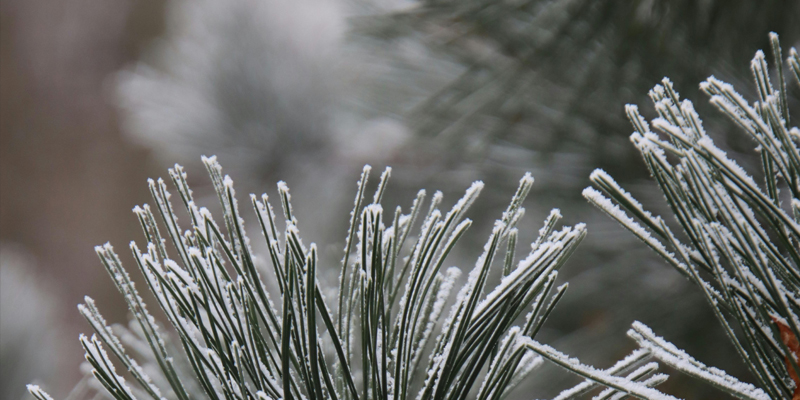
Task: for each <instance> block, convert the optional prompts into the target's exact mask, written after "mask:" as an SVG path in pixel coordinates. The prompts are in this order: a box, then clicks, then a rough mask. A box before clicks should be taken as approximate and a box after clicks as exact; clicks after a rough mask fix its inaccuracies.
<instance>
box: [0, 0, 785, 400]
mask: <svg viewBox="0 0 800 400" xmlns="http://www.w3.org/2000/svg"><path fill="white" fill-rule="evenodd" d="M769 31H775V32H777V33H778V34H779V35H780V37H781V40H782V43H783V46H784V49H785V50H787V49H788V48H789V47H790V46H796V47H800V2H798V1H796V0H795V1H790V0H784V1H781V0H775V1H768V2H753V1H744V0H741V1H729V0H728V1H726V0H701V1H691V0H672V1H669V0H641V1H610V0H607V1H606V0H601V1H592V0H551V1H543V0H295V1H289V0H230V1H225V2H221V1H212V0H194V1H190V0H140V1H128V0H104V1H99V0H63V1H58V2H51V1H30V0H28V1H23V0H2V2H0V255H1V256H2V257H0V271H1V274H0V283H2V287H1V288H0V290H1V294H2V307H1V308H0V317H1V320H0V349H1V350H2V353H0V359H1V360H2V370H0V372H1V374H0V384H1V385H2V387H1V388H0V397H2V398H4V399H17V398H23V397H24V396H26V394H25V389H24V384H25V383H29V382H37V383H43V384H44V383H45V382H46V384H44V387H45V388H46V389H47V390H48V391H49V392H50V393H51V394H53V395H54V396H56V397H57V398H61V397H64V396H66V395H67V394H68V393H69V391H70V389H71V388H72V387H73V385H74V384H75V383H76V382H77V381H78V380H79V379H80V377H81V373H80V370H79V368H78V366H79V364H80V363H81V361H82V350H81V349H80V345H79V344H78V342H77V340H76V339H77V337H78V334H79V333H80V332H86V333H89V331H90V328H89V326H88V325H86V324H85V322H84V321H83V320H82V319H81V317H80V316H79V314H78V312H77V310H76V308H75V306H76V305H77V304H78V303H79V302H81V301H82V299H83V296H84V295H90V296H92V297H93V298H95V299H96V300H97V302H98V304H99V305H100V307H101V310H102V311H103V312H104V314H105V315H106V317H107V318H108V319H109V320H110V321H111V322H124V321H125V320H126V318H127V317H126V309H125V306H124V302H123V299H122V298H121V296H119V295H118V293H116V291H115V289H114V286H113V285H112V284H111V282H110V280H109V278H108V276H107V275H106V273H105V272H104V271H103V269H102V266H101V264H100V263H99V262H98V260H97V258H96V256H95V254H94V251H93V246H95V245H98V244H103V243H105V242H111V243H112V244H113V245H115V246H116V247H117V249H118V252H119V253H121V255H122V257H123V262H127V263H128V265H132V258H131V257H130V256H129V255H128V254H127V253H126V251H125V249H126V247H127V245H128V243H129V242H130V241H131V240H136V241H137V242H139V243H141V242H142V241H143V239H142V235H141V233H140V230H139V226H138V222H137V220H136V218H135V217H134V215H133V214H132V213H131V209H132V208H133V207H134V206H135V205H138V204H142V203H145V202H148V201H149V193H148V190H147V187H146V179H147V178H148V177H154V178H155V177H159V176H166V169H167V168H168V167H171V166H172V165H173V164H174V163H176V162H178V163H181V164H183V165H185V166H186V167H187V171H188V173H189V178H190V182H191V183H193V185H194V186H193V188H194V190H195V192H197V193H198V196H200V198H201V202H202V203H203V204H204V205H211V204H212V203H213V202H214V199H213V196H212V195H211V190H210V187H209V186H210V185H209V184H208V183H209V182H208V180H207V179H205V173H204V168H203V167H202V165H201V163H200V156H201V155H203V154H205V155H212V154H216V155H218V156H219V159H220V161H221V163H222V165H223V166H224V167H225V172H227V173H229V174H231V176H232V177H233V178H234V180H235V182H236V185H237V190H238V191H239V193H240V194H248V193H262V192H265V191H267V192H269V193H273V194H274V193H275V189H274V188H275V183H276V182H277V181H278V180H281V179H282V180H285V181H286V182H287V183H288V184H289V186H290V187H291V188H292V193H293V201H294V202H295V203H294V206H295V211H296V213H297V214H298V215H299V220H300V227H301V229H302V230H303V235H304V237H305V240H306V241H307V242H312V241H314V242H317V243H319V244H320V248H321V249H323V252H324V253H325V254H326V255H327V257H329V258H330V259H331V260H337V259H338V258H339V257H340V254H339V253H338V252H340V251H341V248H342V247H343V243H344V239H345V238H344V232H345V230H346V228H347V217H348V213H349V208H350V207H351V205H352V198H353V194H354V190H355V183H356V180H357V179H358V174H359V173H360V170H361V167H362V166H363V165H364V164H365V163H369V164H371V165H372V166H373V167H374V170H375V171H380V170H382V168H383V166H385V165H391V166H392V167H393V168H394V170H393V177H392V181H391V183H390V189H389V192H388V193H387V196H388V197H387V200H386V201H385V203H386V204H389V205H391V206H394V205H402V206H403V207H408V205H409V204H410V202H411V199H412V196H413V194H414V193H416V190H417V189H419V188H426V189H428V190H429V193H430V192H432V191H433V190H436V189H441V190H442V191H443V192H444V194H445V206H448V205H449V204H452V203H454V202H455V201H456V200H457V199H458V197H460V195H461V193H463V190H464V189H465V188H466V187H467V186H468V185H469V183H470V182H472V181H474V180H478V179H481V180H484V181H485V182H486V184H487V187H486V190H484V192H483V195H482V198H481V199H480V200H479V202H478V203H476V204H475V206H474V208H473V209H472V210H471V211H470V214H469V217H470V218H472V219H474V220H475V221H476V222H477V223H476V224H475V226H473V228H471V233H470V234H469V235H468V236H469V237H468V238H466V239H465V240H464V242H462V243H461V246H460V249H461V250H460V251H459V252H458V253H457V254H456V255H455V256H454V257H453V258H452V259H451V260H450V262H451V263H452V264H454V265H458V266H461V267H462V269H465V268H469V267H471V265H472V264H473V262H474V259H475V258H476V257H477V255H478V254H477V250H478V249H480V248H481V247H482V246H480V245H482V244H483V242H482V241H483V240H485V239H486V237H487V236H488V233H489V232H490V227H491V225H490V224H491V222H492V221H493V220H494V219H495V218H497V217H499V215H500V213H501V212H502V210H503V209H504V208H505V206H506V205H507V201H508V199H510V197H511V195H512V194H513V190H514V188H515V187H516V184H517V182H518V179H519V178H520V177H521V176H522V174H523V173H524V172H525V171H531V172H532V173H533V175H534V177H535V179H536V182H535V184H534V191H533V193H532V195H531V196H530V197H529V200H528V202H527V204H526V208H527V211H528V212H527V217H526V220H525V221H526V222H524V223H523V224H522V225H521V240H520V242H521V244H520V246H526V245H525V243H530V242H531V241H532V240H533V239H535V234H536V232H537V230H538V229H539V227H540V225H541V221H542V220H543V219H544V217H545V216H546V215H547V214H548V212H549V210H550V209H551V208H560V209H561V212H562V214H563V215H564V223H566V224H570V225H572V224H575V223H577V222H586V223H587V224H588V226H589V235H588V237H587V239H586V240H585V241H584V243H583V244H582V245H581V247H580V248H579V250H578V252H577V254H576V255H575V256H574V257H573V258H572V259H571V261H570V262H568V264H567V265H566V266H565V268H564V270H563V274H562V276H561V277H560V279H562V280H568V281H569V282H570V290H569V291H568V292H567V295H566V297H565V299H564V300H563V301H562V303H561V304H560V306H559V308H558V309H557V310H556V312H555V313H554V315H553V317H551V320H550V321H549V322H548V325H547V327H548V329H547V330H543V331H542V332H541V333H540V336H538V339H539V340H541V341H542V342H544V343H548V344H550V345H553V346H554V347H556V348H558V349H560V350H562V351H564V352H566V353H569V354H571V355H572V356H576V357H580V358H581V360H583V361H585V362H587V363H590V364H593V365H596V366H598V367H605V366H608V365H610V364H612V363H613V362H614V361H615V360H617V359H618V358H620V357H622V356H624V355H625V354H627V352H629V351H630V350H631V349H632V348H633V344H632V343H631V341H629V340H628V339H627V338H626V337H625V331H626V330H627V328H628V327H629V326H630V323H631V322H632V321H633V320H641V321H643V322H645V323H647V324H648V325H650V326H651V327H652V328H653V329H654V330H655V331H656V332H658V333H659V334H660V335H662V336H664V337H665V338H667V339H668V340H671V341H672V342H673V343H675V344H676V345H677V346H679V347H682V348H684V349H686V350H687V351H688V352H689V353H691V354H693V355H694V356H695V357H696V358H698V359H699V360H701V361H702V362H704V363H706V364H710V365H713V366H717V367H721V368H724V369H726V370H728V371H729V372H730V373H732V374H733V375H735V376H737V377H739V378H741V379H744V380H749V377H748V376H747V373H746V370H745V368H744V366H743V365H742V364H741V362H740V361H739V360H738V358H737V356H736V355H735V354H734V350H733V348H732V347H731V346H730V345H729V344H728V343H727V340H726V339H725V337H724V335H723V333H722V331H721V329H720V328H719V327H718V324H717V322H716V321H715V319H714V317H713V314H712V313H711V311H710V310H709V309H708V307H707V306H706V305H705V303H704V300H703V298H702V295H701V294H700V293H699V292H698V290H697V288H694V287H692V286H691V285H689V284H688V283H687V282H686V281H684V280H683V279H682V278H680V277H679V276H678V273H677V272H675V271H673V270H671V269H670V268H669V267H668V266H667V265H666V264H665V263H664V262H662V261H661V260H660V259H658V258H657V257H656V256H655V255H654V254H651V252H650V251H649V249H647V248H645V246H644V245H642V244H641V243H639V242H637V241H636V240H635V239H634V238H633V236H632V235H630V234H628V233H627V232H626V231H624V230H623V229H622V228H620V227H618V226H617V225H616V224H615V223H614V222H613V221H612V220H611V219H610V218H608V217H606V216H605V215H603V214H602V213H600V212H599V211H597V210H594V209H593V208H592V207H591V206H590V205H589V204H588V203H587V202H586V201H584V200H583V198H582V197H581V196H580V192H581V190H582V189H583V188H584V187H585V186H587V185H588V184H589V182H588V176H589V174H590V172H591V171H592V170H593V169H594V168H604V169H606V170H607V171H609V172H610V173H611V175H612V176H614V177H615V178H616V179H617V181H618V182H619V183H620V184H622V186H623V187H625V188H626V189H628V190H629V191H631V192H632V193H633V194H634V196H635V197H637V198H639V199H640V200H642V201H643V203H644V204H645V206H646V207H647V208H650V209H651V210H653V211H655V212H657V213H661V214H667V215H668V210H666V207H665V203H664V202H663V200H662V199H661V195H660V192H658V190H657V188H656V186H655V183H654V182H652V181H651V180H650V179H649V178H648V173H647V171H646V168H645V166H644V164H643V163H642V162H641V160H640V158H639V157H638V155H637V153H636V152H635V150H634V148H633V146H632V145H631V144H630V143H629V141H628V135H629V134H630V133H631V132H632V129H631V127H630V126H629V124H628V123H627V121H626V119H625V116H624V112H623V105H624V104H625V103H636V104H639V105H640V109H641V110H642V113H643V114H644V115H645V116H647V117H648V118H650V117H653V116H654V115H655V113H654V112H653V109H652V107H650V105H649V99H648V98H647V91H648V90H649V89H650V88H652V86H653V85H655V84H656V83H658V82H659V81H660V80H661V78H662V77H664V76H669V77H670V78H671V79H672V81H673V82H674V83H675V87H676V89H677V90H678V91H680V93H681V95H682V96H683V97H684V98H689V99H692V100H693V101H694V102H695V107H696V108H697V109H698V112H699V113H700V115H701V117H702V118H703V120H704V122H705V126H706V129H707V130H708V131H709V132H711V135H712V136H713V137H714V139H715V141H717V142H718V143H722V144H724V145H725V146H726V147H727V148H728V149H729V151H730V152H731V154H733V156H734V158H736V159H737V160H739V161H740V162H741V163H742V164H744V165H745V166H752V165H756V163H757V162H758V160H757V159H756V158H755V157H754V153H753V152H752V147H753V144H752V143H749V142H747V141H746V140H743V138H742V136H743V135H740V134H739V133H738V132H737V129H738V128H737V127H735V126H734V125H733V124H732V123H729V122H728V121H727V120H725V119H724V118H721V115H720V113H718V112H717V111H716V110H714V109H712V107H710V106H709V105H708V104H707V101H706V100H707V99H706V98H705V96H704V95H703V94H702V93H700V92H699V89H698V84H699V83H700V82H701V81H702V80H704V79H705V78H706V77H707V76H709V75H712V74H713V75H716V76H717V77H718V78H720V79H722V80H725V81H727V82H730V83H732V84H734V86H735V87H736V88H737V90H738V91H739V92H740V93H742V94H743V95H745V97H747V98H749V99H752V98H753V96H752V95H753V94H754V91H753V89H754V88H753V86H752V83H751V75H750V72H749V61H750V59H751V58H752V57H753V54H754V53H755V51H756V50H757V49H765V50H766V49H768V47H769V46H768V41H767V33H768V32H769ZM770 60H771V58H770ZM799 98H800V90H798V88H797V87H796V86H792V87H791V90H790V92H789V99H790V109H791V108H793V109H795V110H796V109H798V108H797V106H798V99H799ZM751 171H752V169H751ZM212 210H213V208H212ZM665 216H666V215H665ZM667 219H668V220H671V218H667ZM251 235H252V236H254V238H253V239H254V240H255V239H256V237H257V231H256V230H254V229H251ZM520 249H524V247H521V248H520ZM520 251H523V250H520ZM331 265H336V264H335V263H331ZM329 274H330V276H335V275H336V272H335V271H333V272H330V273H329ZM575 381H576V380H575V378H573V377H571V376H569V375H568V374H567V373H565V372H563V371H560V370H558V369H557V368H551V367H545V368H542V369H541V370H540V371H539V372H538V373H535V374H533V378H532V379H531V380H530V381H529V382H528V383H526V384H525V387H524V388H521V389H519V392H518V393H522V394H524V396H522V397H520V398H534V397H535V398H546V397H548V396H550V397H552V396H554V395H555V394H556V393H558V392H559V391H560V390H561V389H565V388H567V387H568V385H569V384H570V383H572V382H575ZM662 387H663V388H664V390H665V391H667V392H669V393H671V394H674V395H676V396H680V397H686V398H706V397H711V396H714V397H718V396H719V393H718V392H715V391H712V389H710V388H704V387H701V385H699V384H698V383H696V382H694V381H692V380H691V379H688V378H686V377H682V376H678V375H673V376H672V377H671V378H670V380H669V381H668V382H667V383H666V384H665V385H664V386H662Z"/></svg>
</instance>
